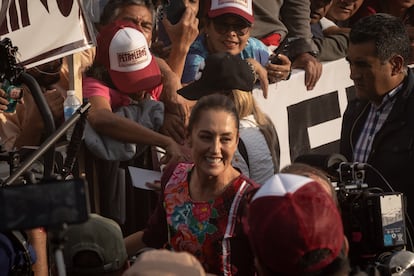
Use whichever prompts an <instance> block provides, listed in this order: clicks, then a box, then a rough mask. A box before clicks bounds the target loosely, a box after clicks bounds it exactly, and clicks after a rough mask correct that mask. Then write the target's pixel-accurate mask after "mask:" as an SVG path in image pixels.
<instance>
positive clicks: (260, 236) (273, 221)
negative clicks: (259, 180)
mask: <svg viewBox="0 0 414 276" xmlns="http://www.w3.org/2000/svg"><path fill="white" fill-rule="evenodd" d="M248 235H249V239H250V242H251V244H252V247H253V250H254V252H255V254H256V256H257V258H258V259H259V260H260V262H261V263H262V264H263V265H265V266H266V267H268V268H270V269H271V270H272V272H274V273H283V274H286V275H302V274H303V273H306V272H314V271H317V270H320V269H322V268H324V267H326V266H327V265H329V264H330V263H331V262H332V261H333V260H334V259H335V258H336V257H337V256H338V255H339V253H340V251H341V249H342V246H343V242H344V232H343V225H342V220H341V216H340V214H339V211H338V209H337V207H336V205H335V203H334V201H333V199H332V196H331V195H329V194H328V193H327V192H326V190H324V189H323V187H322V186H321V185H320V184H319V183H317V182H315V181H314V180H312V179H310V178H307V177H303V176H298V175H293V174H276V175H274V176H273V177H271V178H270V179H269V180H267V181H266V182H265V183H264V185H263V186H262V187H261V188H260V189H259V190H258V191H257V193H256V194H255V195H254V197H253V199H252V201H251V204H250V207H249V215H248ZM319 249H327V250H328V252H329V253H328V254H327V256H326V257H325V258H323V259H322V260H319V261H317V262H316V263H314V264H311V265H310V266H308V267H301V266H300V263H301V260H302V258H303V257H304V256H305V255H306V254H307V253H309V252H311V251H314V250H319Z"/></svg>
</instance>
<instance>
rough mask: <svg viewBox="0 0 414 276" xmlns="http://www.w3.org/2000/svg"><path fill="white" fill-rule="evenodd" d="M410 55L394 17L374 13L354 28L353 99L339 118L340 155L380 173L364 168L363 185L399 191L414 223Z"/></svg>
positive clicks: (405, 36)
mask: <svg viewBox="0 0 414 276" xmlns="http://www.w3.org/2000/svg"><path fill="white" fill-rule="evenodd" d="M409 55H410V40H409V37H408V34H407V31H406V29H405V27H404V25H403V24H402V22H401V21H400V20H399V19H398V18H396V17H394V16H391V15H387V14H375V15H372V16H368V17H365V18H362V19H361V20H359V21H358V22H357V23H356V24H355V25H354V26H353V27H352V29H351V32H350V44H349V47H348V54H347V60H348V62H349V65H350V77H351V79H352V80H353V81H354V84H355V90H356V99H354V100H351V101H350V102H349V103H348V106H347V108H346V111H345V113H344V115H343V121H342V131H341V140H340V152H341V154H343V155H344V156H345V157H346V158H347V159H348V160H350V161H354V162H361V163H368V164H369V165H370V167H371V166H372V167H373V168H375V169H376V170H377V171H378V172H379V173H380V174H381V175H382V177H383V178H382V177H381V176H380V175H379V173H376V172H375V171H374V170H372V169H370V168H368V169H367V170H366V177H365V182H366V183H368V185H369V186H370V187H374V186H375V187H380V188H382V189H383V190H384V192H390V191H391V189H393V190H395V191H397V192H402V193H403V194H404V195H405V197H406V198H407V201H406V215H408V217H411V219H413V218H414V194H413V191H414V188H413V187H414V186H413V185H412V172H413V170H414V92H413V90H414V74H413V72H412V70H411V69H410V68H408V67H407V63H408V59H409ZM384 179H385V180H386V181H387V182H388V183H385V181H384ZM406 217H407V216H406ZM407 225H409V224H408V221H407Z"/></svg>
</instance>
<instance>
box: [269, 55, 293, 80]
mask: <svg viewBox="0 0 414 276" xmlns="http://www.w3.org/2000/svg"><path fill="white" fill-rule="evenodd" d="M275 62H277V64H276V63H275ZM291 65H292V63H291V62H290V60H289V58H288V57H287V56H285V55H282V54H279V55H277V56H273V57H271V59H270V62H269V63H268V64H267V65H266V70H267V76H268V78H269V82H270V83H275V82H278V81H281V80H287V79H289V77H290V72H291V70H290V67H291Z"/></svg>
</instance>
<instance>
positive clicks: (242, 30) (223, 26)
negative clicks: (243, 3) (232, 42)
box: [212, 19, 252, 36]
mask: <svg viewBox="0 0 414 276" xmlns="http://www.w3.org/2000/svg"><path fill="white" fill-rule="evenodd" d="M212 22H213V26H214V29H215V30H216V32H217V33H219V34H221V35H224V34H227V33H228V32H230V31H234V32H235V33H236V34H237V35H238V36H244V35H246V34H247V32H248V31H249V29H250V27H251V26H252V25H251V24H249V23H248V22H242V21H241V22H239V23H236V24H230V23H228V22H226V21H225V20H222V19H213V20H212Z"/></svg>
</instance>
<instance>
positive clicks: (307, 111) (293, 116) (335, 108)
mask: <svg viewBox="0 0 414 276" xmlns="http://www.w3.org/2000/svg"><path fill="white" fill-rule="evenodd" d="M287 111H288V120H289V122H288V123H289V149H290V159H291V161H293V160H295V158H296V157H298V156H299V155H301V154H310V153H315V154H316V153H317V154H330V153H337V152H339V140H336V141H332V142H330V143H328V144H325V145H322V146H320V147H317V148H313V149H311V148H310V141H309V134H308V128H309V127H311V126H315V125H318V124H321V123H324V122H328V121H331V120H334V119H337V118H340V117H341V111H340V108H339V100H338V91H335V92H331V93H329V94H324V95H322V96H319V97H315V98H312V99H309V100H306V101H303V102H300V103H297V104H295V105H291V106H289V107H288V109H287ZM328 131H329V130H328ZM322 135H323V134H322Z"/></svg>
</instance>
